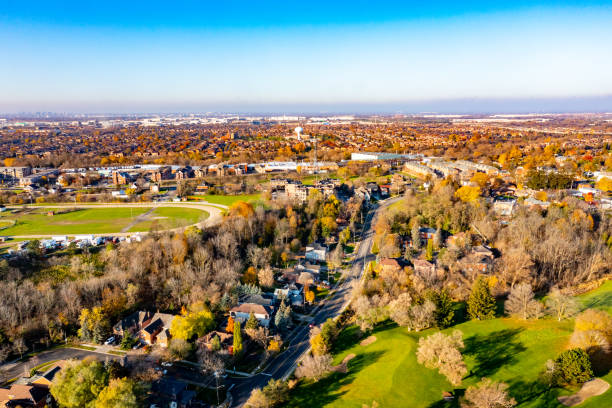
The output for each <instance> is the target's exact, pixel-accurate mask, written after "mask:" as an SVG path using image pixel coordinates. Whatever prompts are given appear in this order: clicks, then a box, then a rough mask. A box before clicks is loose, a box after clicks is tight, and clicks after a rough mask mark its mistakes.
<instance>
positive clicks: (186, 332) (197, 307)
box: [170, 302, 215, 340]
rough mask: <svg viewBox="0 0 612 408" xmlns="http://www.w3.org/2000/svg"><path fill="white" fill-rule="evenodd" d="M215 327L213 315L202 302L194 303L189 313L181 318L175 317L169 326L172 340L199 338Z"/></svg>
mask: <svg viewBox="0 0 612 408" xmlns="http://www.w3.org/2000/svg"><path fill="white" fill-rule="evenodd" d="M214 326H215V320H214V317H213V314H212V312H211V311H210V310H208V308H207V307H206V305H205V304H204V303H202V302H197V303H194V304H193V305H191V306H190V307H189V312H188V313H187V314H185V315H183V316H176V317H175V318H174V319H173V320H172V324H171V325H170V334H171V335H172V337H173V338H177V339H182V340H190V339H191V338H192V337H194V336H197V337H201V336H203V335H205V334H206V333H208V332H209V331H210V330H211V329H212V328H213V327H214Z"/></svg>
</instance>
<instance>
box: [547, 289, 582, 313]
mask: <svg viewBox="0 0 612 408" xmlns="http://www.w3.org/2000/svg"><path fill="white" fill-rule="evenodd" d="M546 311H547V312H548V314H549V315H551V316H554V317H556V318H557V320H558V321H561V320H563V319H567V318H568V317H571V316H573V315H574V314H576V312H577V311H578V302H576V299H574V297H573V296H569V295H564V294H563V293H561V291H560V290H559V288H558V287H554V288H553V289H552V290H551V291H550V292H549V293H548V297H547V298H546Z"/></svg>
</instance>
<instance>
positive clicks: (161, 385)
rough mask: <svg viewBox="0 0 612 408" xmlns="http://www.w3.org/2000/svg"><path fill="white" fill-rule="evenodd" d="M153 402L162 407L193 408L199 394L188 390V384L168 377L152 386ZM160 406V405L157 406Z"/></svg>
mask: <svg viewBox="0 0 612 408" xmlns="http://www.w3.org/2000/svg"><path fill="white" fill-rule="evenodd" d="M151 393H152V400H154V401H155V402H157V403H159V405H161V406H164V407H166V406H173V405H172V404H171V403H172V402H174V403H175V405H174V406H175V407H176V408H188V407H191V405H192V402H193V401H194V400H195V399H196V395H197V393H196V392H195V391H192V390H188V389H187V383H186V382H183V381H180V380H174V379H170V378H166V377H162V378H161V379H159V380H157V381H155V382H154V383H153V384H152V386H151ZM156 405H158V404H156Z"/></svg>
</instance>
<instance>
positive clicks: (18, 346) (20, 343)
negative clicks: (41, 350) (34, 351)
mask: <svg viewBox="0 0 612 408" xmlns="http://www.w3.org/2000/svg"><path fill="white" fill-rule="evenodd" d="M13 350H15V351H16V352H17V353H19V356H20V358H23V353H25V352H26V351H27V350H28V347H27V346H26V344H25V341H24V340H23V337H19V338H17V340H15V342H14V343H13Z"/></svg>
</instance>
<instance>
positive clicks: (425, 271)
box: [412, 259, 436, 276]
mask: <svg viewBox="0 0 612 408" xmlns="http://www.w3.org/2000/svg"><path fill="white" fill-rule="evenodd" d="M412 265H413V266H414V272H415V273H416V274H417V275H419V276H434V274H435V273H436V265H435V264H433V263H431V262H429V261H426V260H425V259H413V260H412Z"/></svg>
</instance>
